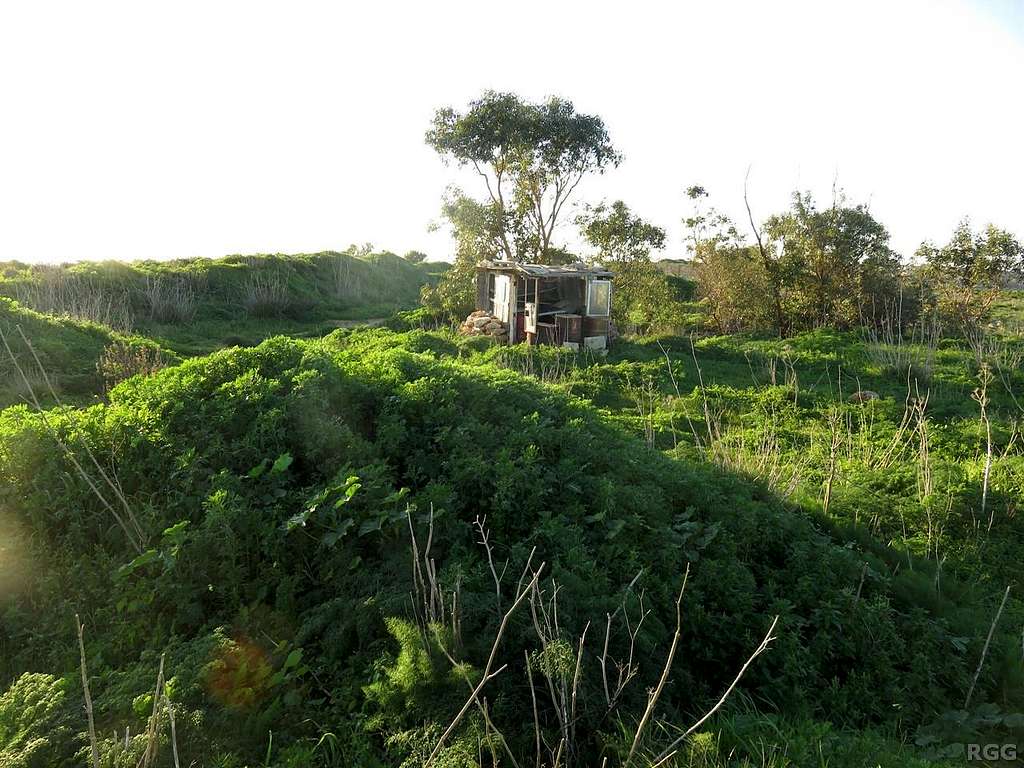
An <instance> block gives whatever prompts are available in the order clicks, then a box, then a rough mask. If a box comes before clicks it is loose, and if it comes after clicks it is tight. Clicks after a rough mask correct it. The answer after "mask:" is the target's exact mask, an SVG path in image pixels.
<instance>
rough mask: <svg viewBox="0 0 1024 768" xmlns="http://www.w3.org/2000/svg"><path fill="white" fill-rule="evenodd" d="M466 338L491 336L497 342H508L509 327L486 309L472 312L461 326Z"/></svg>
mask: <svg viewBox="0 0 1024 768" xmlns="http://www.w3.org/2000/svg"><path fill="white" fill-rule="evenodd" d="M459 332H460V333H462V334H463V335H465V336H490V337H491V338H492V339H494V340H495V341H500V342H505V341H508V325H507V324H506V323H503V322H501V320H499V319H498V318H497V317H495V316H494V315H492V314H491V313H490V312H488V311H487V310H484V309H478V310H476V311H475V312H471V313H470V314H469V317H467V318H466V320H465V322H463V323H462V325H461V326H459Z"/></svg>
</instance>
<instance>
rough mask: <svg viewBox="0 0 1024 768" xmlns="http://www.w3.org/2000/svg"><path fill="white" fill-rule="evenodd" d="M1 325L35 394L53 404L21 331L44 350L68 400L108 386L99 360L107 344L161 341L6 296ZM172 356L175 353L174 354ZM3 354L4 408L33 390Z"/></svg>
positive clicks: (85, 398) (82, 399) (0, 396)
mask: <svg viewBox="0 0 1024 768" xmlns="http://www.w3.org/2000/svg"><path fill="white" fill-rule="evenodd" d="M19 328H20V329H21V332H20V333H19V330H18V329H19ZM0 331H3V333H4V335H5V336H6V338H7V342H8V344H10V345H11V348H12V352H13V353H14V355H15V356H16V358H17V360H18V364H19V365H20V366H21V368H22V370H24V372H25V374H26V375H27V377H28V379H29V382H30V384H31V385H32V388H33V389H34V390H35V392H36V396H37V397H39V398H40V400H41V401H42V402H43V403H45V404H48V405H52V404H53V398H52V396H51V395H50V393H49V388H48V387H47V384H46V381H45V379H44V378H43V374H42V373H41V372H40V371H39V369H38V366H37V365H36V363H35V360H34V359H33V357H32V353H31V350H30V349H29V347H28V345H26V344H25V342H24V341H23V339H22V336H21V333H24V335H25V337H27V338H28V340H29V343H30V344H31V345H32V349H34V350H35V352H36V354H37V355H38V356H39V362H40V363H41V364H42V366H43V367H44V369H45V371H46V375H47V376H49V378H50V384H52V385H53V388H54V389H55V390H56V393H57V395H58V397H60V398H61V399H62V400H63V401H66V402H69V403H87V402H90V401H95V400H96V399H98V397H99V395H100V394H101V393H102V390H103V378H102V376H101V375H100V374H99V372H98V371H97V367H96V365H97V362H98V361H99V359H100V356H101V355H102V353H103V350H104V349H105V348H106V347H107V346H108V345H110V344H112V343H114V342H115V341H119V342H122V343H125V344H130V345H147V346H152V347H156V346H157V345H156V344H155V343H154V342H152V341H149V340H146V339H143V338H141V337H139V336H135V335H127V334H121V333H116V332H114V331H112V330H111V329H110V328H107V327H105V326H102V325H99V324H98V323H91V322H88V321H81V320H74V319H72V318H67V317H65V318H55V317H51V316H49V315H43V314H40V313H38V312H34V311H33V310H31V309H27V308H26V307H22V306H20V305H19V304H18V303H17V302H15V301H11V300H10V299H6V298H3V297H0ZM165 354H166V353H165ZM167 357H168V359H169V360H172V361H173V359H174V358H173V355H167ZM0 360H2V364H0V408H5V407H7V406H9V405H14V404H16V403H22V402H26V397H27V396H28V394H29V393H28V391H27V388H26V386H25V384H24V381H23V379H22V378H21V375H20V374H19V373H18V371H17V368H16V367H15V366H14V364H13V363H12V362H11V360H10V358H9V356H8V354H7V352H6V350H0Z"/></svg>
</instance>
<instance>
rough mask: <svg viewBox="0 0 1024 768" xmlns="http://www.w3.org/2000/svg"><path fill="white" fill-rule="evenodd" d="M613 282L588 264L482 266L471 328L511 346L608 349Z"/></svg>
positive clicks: (603, 271) (487, 263) (505, 263)
mask: <svg viewBox="0 0 1024 768" xmlns="http://www.w3.org/2000/svg"><path fill="white" fill-rule="evenodd" d="M613 277H614V275H613V274H612V273H611V272H609V271H608V270H606V269H603V268H601V267H590V266H587V265H585V264H564V265H558V266H547V265H544V264H521V263H518V262H513V261H483V262H481V263H480V264H478V265H477V273H476V309H477V311H476V312H475V313H474V314H473V315H471V316H470V319H469V320H467V324H468V326H470V327H474V322H475V323H476V324H477V325H476V326H475V327H477V328H486V329H488V330H487V331H486V332H489V333H491V335H493V336H495V337H497V338H499V339H501V340H507V342H508V343H509V344H515V343H517V342H520V341H526V342H527V343H528V344H555V345H558V346H566V347H570V348H573V349H584V348H586V349H594V350H603V349H607V347H608V341H609V332H610V331H611V305H612V278H613ZM474 316H476V317H475V318H474ZM485 318H486V321H485V322H482V323H481V322H480V321H482V320H484V319H485ZM499 323H500V327H499V326H498V324H499Z"/></svg>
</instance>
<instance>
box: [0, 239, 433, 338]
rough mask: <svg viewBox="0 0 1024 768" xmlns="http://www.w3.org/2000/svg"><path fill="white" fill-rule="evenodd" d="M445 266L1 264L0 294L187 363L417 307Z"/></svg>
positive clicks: (374, 262) (278, 261) (333, 260)
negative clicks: (148, 342)
mask: <svg viewBox="0 0 1024 768" xmlns="http://www.w3.org/2000/svg"><path fill="white" fill-rule="evenodd" d="M445 266H446V265H444V264H437V263H424V264H412V263H410V262H408V261H406V260H405V259H402V258H400V257H398V256H395V255H394V254H391V253H376V254H365V253H358V254H357V253H356V252H355V251H354V250H351V249H350V251H347V252H344V253H338V252H325V253H317V254H299V255H296V256H283V255H280V254H276V255H257V256H228V257H225V258H222V259H191V260H177V261H169V262H152V261H139V262H132V263H125V262H80V263H75V264H69V265H62V266H39V265H37V266H30V265H25V264H20V263H17V262H8V263H6V264H0V274H2V276H3V277H2V279H0V295H5V296H8V297H11V298H14V299H16V300H18V301H19V302H20V303H22V304H23V305H25V306H27V307H30V308H32V309H35V310H37V311H39V312H44V313H46V314H50V315H55V316H69V317H72V318H75V319H79V320H88V321H91V322H94V323H99V324H101V325H106V326H108V327H111V328H113V329H115V330H120V331H128V330H134V331H137V332H138V333H141V334H143V335H146V336H149V337H151V338H154V339H156V340H157V341H158V342H159V343H160V344H162V345H164V346H166V347H168V348H169V349H173V350H174V351H176V352H178V353H180V354H183V355H192V354H205V353H207V352H210V351H213V350H214V349H217V348H220V347H224V346H234V345H236V344H254V343H257V342H259V341H261V340H262V339H264V338H267V337H268V336H272V335H274V334H275V333H288V334H291V335H322V334H323V333H326V332H328V331H330V330H331V329H332V328H333V327H337V323H338V321H343V320H351V319H366V318H372V317H385V316H388V315H390V314H391V313H392V312H394V311H395V310H398V309H407V308H409V307H411V306H414V305H415V304H416V303H417V302H418V300H419V295H420V288H421V287H422V286H423V285H425V284H427V283H429V282H432V281H433V280H435V279H436V277H437V275H438V274H439V271H443V269H444V267H445Z"/></svg>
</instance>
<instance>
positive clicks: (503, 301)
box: [494, 275, 512, 323]
mask: <svg viewBox="0 0 1024 768" xmlns="http://www.w3.org/2000/svg"><path fill="white" fill-rule="evenodd" d="M511 291H512V278H510V277H509V276H508V275H495V276H494V316H495V317H497V318H498V319H499V320H501V322H503V323H507V322H508V321H509V305H510V302H509V296H510V294H511Z"/></svg>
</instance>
